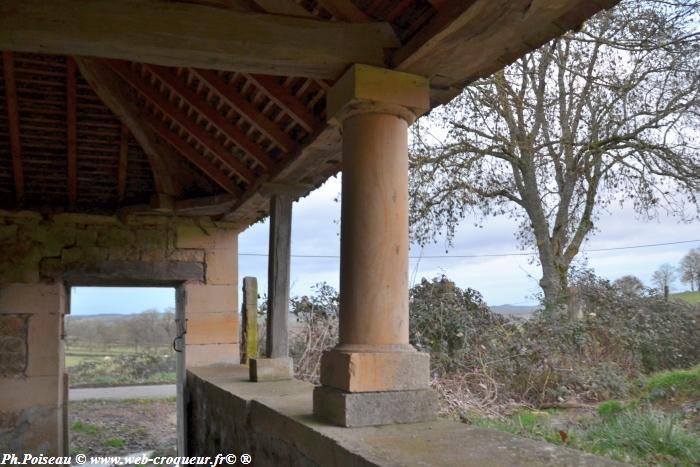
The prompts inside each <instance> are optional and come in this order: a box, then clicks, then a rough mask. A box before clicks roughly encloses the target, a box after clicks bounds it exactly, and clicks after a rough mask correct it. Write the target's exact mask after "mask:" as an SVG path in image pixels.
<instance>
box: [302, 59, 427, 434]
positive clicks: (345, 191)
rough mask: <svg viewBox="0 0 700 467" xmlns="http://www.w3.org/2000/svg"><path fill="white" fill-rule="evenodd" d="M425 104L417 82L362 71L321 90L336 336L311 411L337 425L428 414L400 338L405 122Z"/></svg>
mask: <svg viewBox="0 0 700 467" xmlns="http://www.w3.org/2000/svg"><path fill="white" fill-rule="evenodd" d="M428 108H429V89H428V81H427V80H426V79H425V78H423V77H420V76H415V75H410V74H407V73H401V72H396V71H390V70H384V69H380V68H375V67H370V66H366V65H355V66H353V67H352V68H351V69H350V70H349V71H348V72H347V73H346V74H345V75H344V76H343V77H342V78H341V79H340V80H339V81H338V82H337V83H336V84H335V86H334V87H333V88H332V89H331V90H330V91H329V93H328V115H329V118H331V119H332V121H335V122H336V123H337V124H339V125H341V126H342V134H343V165H342V169H343V187H342V213H341V253H340V254H341V260H340V263H341V264H340V339H339V344H338V346H337V347H335V348H334V349H332V350H331V351H328V352H326V353H325V354H324V355H323V358H322V361H321V384H322V386H320V387H317V388H316V389H315V391H314V413H315V414H316V415H317V416H319V417H321V418H325V419H327V420H329V421H331V422H333V423H336V424H339V425H343V426H363V425H379V424H386V423H405V422H415V421H422V420H426V419H430V418H433V417H434V415H435V411H436V399H435V396H434V394H433V393H432V392H431V391H430V390H429V381H430V362H429V356H428V355H427V354H423V353H419V352H416V350H415V349H414V348H413V347H411V346H410V345H409V341H408V125H410V124H411V123H412V122H413V120H414V119H415V118H416V117H417V116H418V115H420V114H421V113H423V112H425V111H426V110H428Z"/></svg>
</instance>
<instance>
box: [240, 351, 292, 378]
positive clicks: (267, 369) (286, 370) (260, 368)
mask: <svg viewBox="0 0 700 467" xmlns="http://www.w3.org/2000/svg"><path fill="white" fill-rule="evenodd" d="M249 365H250V366H249V372H250V380H251V381H253V382H256V383H259V382H263V381H282V380H287V379H294V364H293V362H292V359H291V358H290V357H282V358H251V359H250V363H249Z"/></svg>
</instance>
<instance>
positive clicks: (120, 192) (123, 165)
mask: <svg viewBox="0 0 700 467" xmlns="http://www.w3.org/2000/svg"><path fill="white" fill-rule="evenodd" d="M119 135H120V137H119V166H118V169H117V196H118V198H119V204H121V203H123V202H124V198H125V197H126V174H127V173H128V168H129V128H128V127H127V126H126V125H125V124H123V123H122V127H121V131H120V132H119Z"/></svg>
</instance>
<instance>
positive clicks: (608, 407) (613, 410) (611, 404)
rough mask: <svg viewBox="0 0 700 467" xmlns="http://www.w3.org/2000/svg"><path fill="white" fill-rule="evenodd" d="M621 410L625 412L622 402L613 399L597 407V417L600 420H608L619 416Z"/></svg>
mask: <svg viewBox="0 0 700 467" xmlns="http://www.w3.org/2000/svg"><path fill="white" fill-rule="evenodd" d="M623 410H625V406H624V405H622V402H620V401H616V400H614V399H613V400H609V401H605V402H602V403H601V404H600V405H599V406H598V415H600V417H601V418H605V419H610V418H612V417H615V416H617V415H618V414H620V413H621V412H622V411H623Z"/></svg>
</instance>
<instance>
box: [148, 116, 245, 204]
mask: <svg viewBox="0 0 700 467" xmlns="http://www.w3.org/2000/svg"><path fill="white" fill-rule="evenodd" d="M144 121H145V122H146V123H147V124H148V125H149V126H150V127H151V128H152V129H153V131H155V132H156V133H157V134H158V136H160V137H161V138H162V139H163V141H165V142H166V143H168V144H169V145H171V146H172V147H173V148H174V149H175V150H176V151H178V152H179V153H180V154H182V155H183V156H184V157H185V158H186V159H188V160H189V161H190V162H192V163H193V164H194V165H196V166H197V167H199V169H200V170H201V171H202V172H204V173H205V174H207V176H209V177H210V178H211V179H212V180H214V181H215V182H216V183H217V184H218V185H219V186H220V187H221V188H223V189H224V190H226V191H227V192H228V193H233V194H235V195H237V196H240V195H241V190H240V189H239V188H238V186H236V184H235V183H234V182H233V180H231V179H230V178H229V176H228V175H226V174H225V173H224V172H223V171H222V170H221V169H219V168H218V167H216V166H215V165H214V164H213V163H212V162H210V161H209V160H207V159H206V158H205V157H204V156H202V155H201V154H200V153H198V152H197V151H196V150H195V149H194V148H193V147H192V146H190V145H189V144H187V143H186V142H185V141H183V140H182V139H180V137H179V136H177V135H176V134H175V133H173V132H172V131H170V129H169V128H168V127H167V126H165V124H164V123H163V122H161V121H160V120H158V119H157V118H156V117H154V116H153V115H148V116H144Z"/></svg>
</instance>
